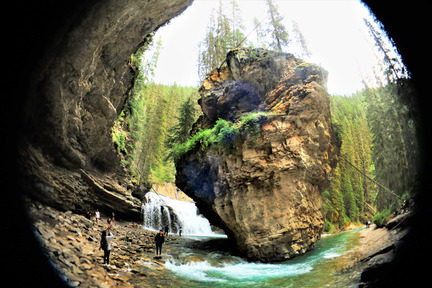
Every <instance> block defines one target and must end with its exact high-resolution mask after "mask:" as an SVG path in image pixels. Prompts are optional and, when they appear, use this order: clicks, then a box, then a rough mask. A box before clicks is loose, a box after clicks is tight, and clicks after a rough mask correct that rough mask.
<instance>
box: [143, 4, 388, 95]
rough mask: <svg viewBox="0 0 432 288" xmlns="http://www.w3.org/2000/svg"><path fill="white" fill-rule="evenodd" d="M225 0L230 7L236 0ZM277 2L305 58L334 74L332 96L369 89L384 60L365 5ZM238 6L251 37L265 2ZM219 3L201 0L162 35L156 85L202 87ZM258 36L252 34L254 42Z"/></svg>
mask: <svg viewBox="0 0 432 288" xmlns="http://www.w3.org/2000/svg"><path fill="white" fill-rule="evenodd" d="M223 1H224V4H225V3H226V5H227V6H228V5H229V3H230V2H231V1H229V0H223ZM273 1H274V3H275V4H276V5H277V7H278V11H279V13H280V14H281V15H282V16H283V17H284V24H285V26H286V27H287V28H288V32H289V31H290V29H291V27H292V21H293V20H294V21H296V22H297V23H298V26H299V28H300V30H301V32H302V33H303V35H304V38H305V39H306V42H307V45H308V48H309V50H310V51H311V53H312V55H311V57H310V58H309V59H305V60H306V61H307V62H311V63H315V64H319V65H320V66H322V67H323V68H324V69H325V70H327V71H328V72H329V76H328V83H327V89H328V92H329V93H330V94H339V95H349V94H351V93H353V92H355V91H357V90H361V89H362V88H364V85H363V83H362V78H363V79H372V78H373V67H374V66H376V65H377V63H378V59H377V57H376V54H377V52H376V50H375V49H373V48H372V47H373V45H374V44H373V40H372V39H371V37H370V36H369V34H368V32H367V29H366V27H365V25H364V21H363V18H364V17H365V18H368V19H372V18H371V15H370V14H369V10H368V9H367V8H366V7H365V6H363V4H361V3H360V2H359V1H356V0H331V1H330V0H303V1H301V0H298V1H295V0H273ZM237 3H238V5H239V7H240V10H241V12H242V20H243V23H244V26H245V27H246V29H245V31H244V34H245V35H247V34H249V32H251V31H253V29H254V25H253V18H254V17H257V18H258V19H259V20H262V19H265V18H266V17H267V8H266V6H265V2H264V1H263V0H237ZM218 5H219V0H195V1H194V3H193V4H192V5H191V6H190V7H189V8H188V9H187V10H186V11H185V12H184V13H183V14H181V15H180V16H178V17H176V18H174V19H172V20H171V22H170V23H169V24H168V25H165V26H164V27H162V28H160V29H159V30H158V31H157V32H156V34H155V39H156V40H157V39H159V38H160V39H161V40H162V49H161V51H160V55H159V61H158V66H157V68H156V70H155V76H154V79H153V80H154V81H155V82H156V83H160V84H166V85H172V84H174V83H177V84H178V85H182V86H198V85H199V77H198V73H197V60H198V43H199V42H200V41H202V40H203V39H204V37H205V33H206V28H207V25H208V21H209V15H210V14H211V12H212V10H213V9H214V10H216V9H217V7H218ZM227 9H228V8H227ZM255 38H256V36H255V34H254V33H251V35H250V36H249V37H248V40H251V41H253V40H254V39H255ZM293 49H294V48H293V47H291V48H290V47H288V49H285V50H284V52H288V53H290V52H293V51H290V50H293ZM148 53H151V51H149V52H148ZM395 53H396V52H395Z"/></svg>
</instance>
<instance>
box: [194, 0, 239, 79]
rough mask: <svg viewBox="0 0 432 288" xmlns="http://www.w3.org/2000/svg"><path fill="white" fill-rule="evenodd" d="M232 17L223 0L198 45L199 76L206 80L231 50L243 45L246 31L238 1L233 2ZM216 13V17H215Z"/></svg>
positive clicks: (212, 15) (211, 16)
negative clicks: (244, 31) (227, 12)
mask: <svg viewBox="0 0 432 288" xmlns="http://www.w3.org/2000/svg"><path fill="white" fill-rule="evenodd" d="M231 9H232V11H231V13H230V15H231V17H232V18H230V17H229V16H227V15H226V13H225V11H224V7H223V3H222V0H220V1H219V8H218V10H217V11H212V14H211V15H210V19H209V24H208V26H207V33H206V36H205V38H204V39H203V40H202V41H201V42H200V43H199V44H198V47H199V55H198V75H199V77H200V79H204V77H205V75H206V74H207V73H209V72H210V71H212V70H214V69H216V68H218V67H219V66H220V65H221V64H222V63H223V62H224V60H225V58H226V54H227V53H228V52H229V50H231V49H234V48H236V47H239V46H241V45H242V42H241V41H242V40H243V39H244V34H243V32H242V30H243V29H244V27H243V24H242V20H241V16H240V14H241V13H240V9H239V7H238V5H237V2H236V1H232V2H231ZM215 13H216V15H215Z"/></svg>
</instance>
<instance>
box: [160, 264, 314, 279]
mask: <svg viewBox="0 0 432 288" xmlns="http://www.w3.org/2000/svg"><path fill="white" fill-rule="evenodd" d="M165 268H167V269H168V270H171V271H173V272H175V273H176V274H178V275H181V276H182V277H185V278H189V279H194V280H198V281H203V282H233V281H244V280H249V281H253V282H254V281H260V280H265V279H272V278H282V277H289V276H294V275H301V274H304V273H308V272H310V271H311V270H312V266H311V265H309V264H306V263H297V264H290V265H287V264H263V263H247V262H244V263H237V264H225V265H223V266H213V265H211V264H210V263H209V262H207V261H201V262H189V263H187V264H183V265H175V264H173V263H171V262H170V261H167V262H166V264H165Z"/></svg>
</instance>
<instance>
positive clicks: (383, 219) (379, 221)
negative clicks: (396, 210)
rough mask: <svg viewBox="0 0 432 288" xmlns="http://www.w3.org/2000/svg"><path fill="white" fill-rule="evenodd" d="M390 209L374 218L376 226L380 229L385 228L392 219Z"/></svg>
mask: <svg viewBox="0 0 432 288" xmlns="http://www.w3.org/2000/svg"><path fill="white" fill-rule="evenodd" d="M390 214H391V211H390V209H385V210H383V211H381V212H380V213H378V214H376V215H375V216H374V217H373V220H372V222H373V223H375V224H376V226H377V227H378V228H381V227H384V225H385V224H386V223H387V221H388V219H389V217H390Z"/></svg>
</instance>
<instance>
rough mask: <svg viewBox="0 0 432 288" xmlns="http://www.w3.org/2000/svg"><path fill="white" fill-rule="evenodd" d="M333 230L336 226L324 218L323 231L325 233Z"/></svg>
mask: <svg viewBox="0 0 432 288" xmlns="http://www.w3.org/2000/svg"><path fill="white" fill-rule="evenodd" d="M335 230H336V228H335V226H334V225H333V223H331V222H329V221H327V220H326V221H325V223H324V232H325V233H333V232H334V231H335Z"/></svg>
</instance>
